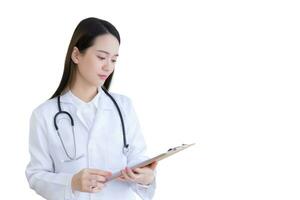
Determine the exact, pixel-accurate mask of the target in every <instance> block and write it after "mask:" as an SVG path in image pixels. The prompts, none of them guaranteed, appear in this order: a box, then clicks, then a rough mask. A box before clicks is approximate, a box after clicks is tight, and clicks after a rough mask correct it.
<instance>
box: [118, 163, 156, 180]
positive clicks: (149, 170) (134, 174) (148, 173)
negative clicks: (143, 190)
mask: <svg viewBox="0 0 300 200" xmlns="http://www.w3.org/2000/svg"><path fill="white" fill-rule="evenodd" d="M156 166H157V161H154V162H153V163H151V164H150V165H148V166H146V167H142V168H136V169H134V170H131V169H130V168H128V167H126V168H125V169H123V170H122V171H121V173H122V176H121V177H119V178H118V180H121V181H129V182H135V183H139V184H142V185H149V184H151V183H152V182H153V180H154V178H155V177H154V176H155V175H154V169H155V168H156Z"/></svg>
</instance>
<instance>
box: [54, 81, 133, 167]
mask: <svg viewBox="0 0 300 200" xmlns="http://www.w3.org/2000/svg"><path fill="white" fill-rule="evenodd" d="M101 88H102V89H103V91H104V92H105V93H106V94H107V96H109V97H110V99H111V100H112V102H113V103H114V105H115V106H116V108H117V110H118V113H119V117H120V120H121V124H122V133H123V154H124V155H127V153H128V152H129V144H127V141H126V132H125V125H124V120H123V116H122V114H121V110H120V107H119V106H118V104H117V102H116V101H115V99H114V98H113V97H112V96H111V95H110V94H109V93H108V91H107V90H106V89H105V88H104V87H103V86H102V87H101ZM57 106H58V112H57V113H56V114H55V116H54V127H55V129H56V132H57V135H58V137H59V140H60V142H61V145H62V147H63V149H64V152H65V154H66V156H67V157H68V158H69V159H68V160H64V161H65V162H70V161H74V160H78V159H80V158H82V157H83V156H84V155H80V156H78V157H77V148H76V137H75V131H74V120H73V117H72V116H71V114H70V113H68V112H67V111H63V110H62V109H61V103H60V95H59V96H57ZM61 114H64V115H67V116H68V117H69V119H70V121H71V126H72V136H73V146H74V155H73V156H71V155H70V154H69V153H68V151H67V149H66V147H65V144H64V142H63V139H62V137H61V133H60V132H59V128H58V126H57V117H58V116H59V115H61Z"/></svg>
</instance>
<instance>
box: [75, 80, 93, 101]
mask: <svg viewBox="0 0 300 200" xmlns="http://www.w3.org/2000/svg"><path fill="white" fill-rule="evenodd" d="M70 90H71V92H72V93H73V94H74V95H75V96H77V97H78V98H79V99H81V100H82V101H84V102H89V101H91V100H92V99H93V98H94V97H95V96H96V95H97V93H98V88H97V87H95V86H92V85H90V84H89V83H87V82H86V81H84V80H83V79H81V78H80V77H76V78H75V80H74V82H73V83H72V84H71V85H70Z"/></svg>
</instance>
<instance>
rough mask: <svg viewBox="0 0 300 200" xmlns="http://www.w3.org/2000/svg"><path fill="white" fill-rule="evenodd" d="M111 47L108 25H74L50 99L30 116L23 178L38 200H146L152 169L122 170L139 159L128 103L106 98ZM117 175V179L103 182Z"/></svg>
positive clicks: (113, 57) (114, 48)
mask: <svg viewBox="0 0 300 200" xmlns="http://www.w3.org/2000/svg"><path fill="white" fill-rule="evenodd" d="M119 45H120V36H119V33H118V31H117V29H116V28H115V27H114V26H113V25H112V24H111V23H109V22H107V21H105V20H101V19H97V18H87V19H84V20H82V21H81V22H80V23H79V24H78V26H77V27H76V29H75V31H74V33H73V36H72V39H71V41H70V44H69V48H68V52H67V55H66V59H65V67H64V72H63V75H62V80H61V82H60V84H59V86H58V88H57V90H56V92H55V93H54V94H53V96H52V97H51V98H50V99H49V100H47V101H45V102H43V103H42V104H41V105H39V106H38V107H37V108H35V109H34V110H33V112H32V115H31V118H30V137H29V152H30V162H29V164H28V165H27V168H26V177H27V180H28V182H29V185H30V187H31V188H32V189H33V190H35V191H36V192H37V193H38V194H39V195H41V196H42V197H44V198H45V199H49V200H73V199H80V200H84V199H85V200H87V199H89V200H91V199H92V200H108V199H109V200H127V199H130V200H131V199H134V196H135V195H134V192H135V193H136V194H138V196H140V197H141V199H152V198H153V195H154V191H155V185H156V184H155V183H156V181H155V177H156V176H155V174H156V170H155V168H156V166H157V162H155V163H152V164H151V165H149V166H147V167H143V168H137V169H136V170H134V171H132V170H130V169H128V168H127V166H131V165H134V164H136V163H139V162H140V161H143V160H145V159H147V157H146V155H145V150H146V144H145V141H144V138H143V135H142V132H141V128H140V125H139V121H138V118H137V115H136V113H135V110H134V107H133V105H132V102H131V100H130V98H128V97H127V96H125V95H121V94H116V93H110V92H108V89H109V86H110V83H111V80H112V77H113V74H114V69H115V63H116V61H117V57H118V51H119ZM120 170H122V175H121V177H119V178H117V179H114V180H111V181H108V182H106V179H107V178H109V177H110V176H111V175H112V173H114V172H117V171H120Z"/></svg>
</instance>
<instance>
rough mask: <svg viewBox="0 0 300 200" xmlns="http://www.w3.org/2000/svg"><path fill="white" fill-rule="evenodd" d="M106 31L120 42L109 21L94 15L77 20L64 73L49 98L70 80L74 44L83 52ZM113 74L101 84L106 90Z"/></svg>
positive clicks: (59, 92)
mask: <svg viewBox="0 0 300 200" xmlns="http://www.w3.org/2000/svg"><path fill="white" fill-rule="evenodd" d="M107 33H109V34H112V35H113V36H115V37H116V38H117V40H118V41H119V44H120V43H121V38H120V35H119V32H118V30H117V29H116V28H115V27H114V26H113V25H112V24H111V23H110V22H108V21H105V20H103V19H98V18H95V17H90V18H86V19H83V20H82V21H81V22H79V24H78V25H77V27H76V29H75V30H74V33H73V36H72V38H71V41H70V44H69V48H68V52H67V55H66V59H65V67H64V73H63V75H62V78H61V81H60V84H59V86H58V88H57V89H56V91H55V92H54V94H53V95H52V97H51V98H50V99H52V98H54V97H56V96H59V95H60V94H61V93H62V92H63V91H64V90H65V89H66V87H67V86H69V84H70V82H71V79H72V77H73V74H74V71H75V67H76V64H75V63H74V62H73V60H72V59H71V55H72V51H73V48H74V47H75V46H76V47H77V48H78V49H79V51H80V53H84V52H85V50H86V49H87V48H89V47H90V46H93V43H94V40H95V38H96V37H97V36H100V35H104V34H107ZM113 75H114V72H112V73H111V74H110V75H109V77H107V79H106V81H105V82H104V84H103V87H104V88H105V89H106V90H109V87H110V83H111V80H112V77H113Z"/></svg>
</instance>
